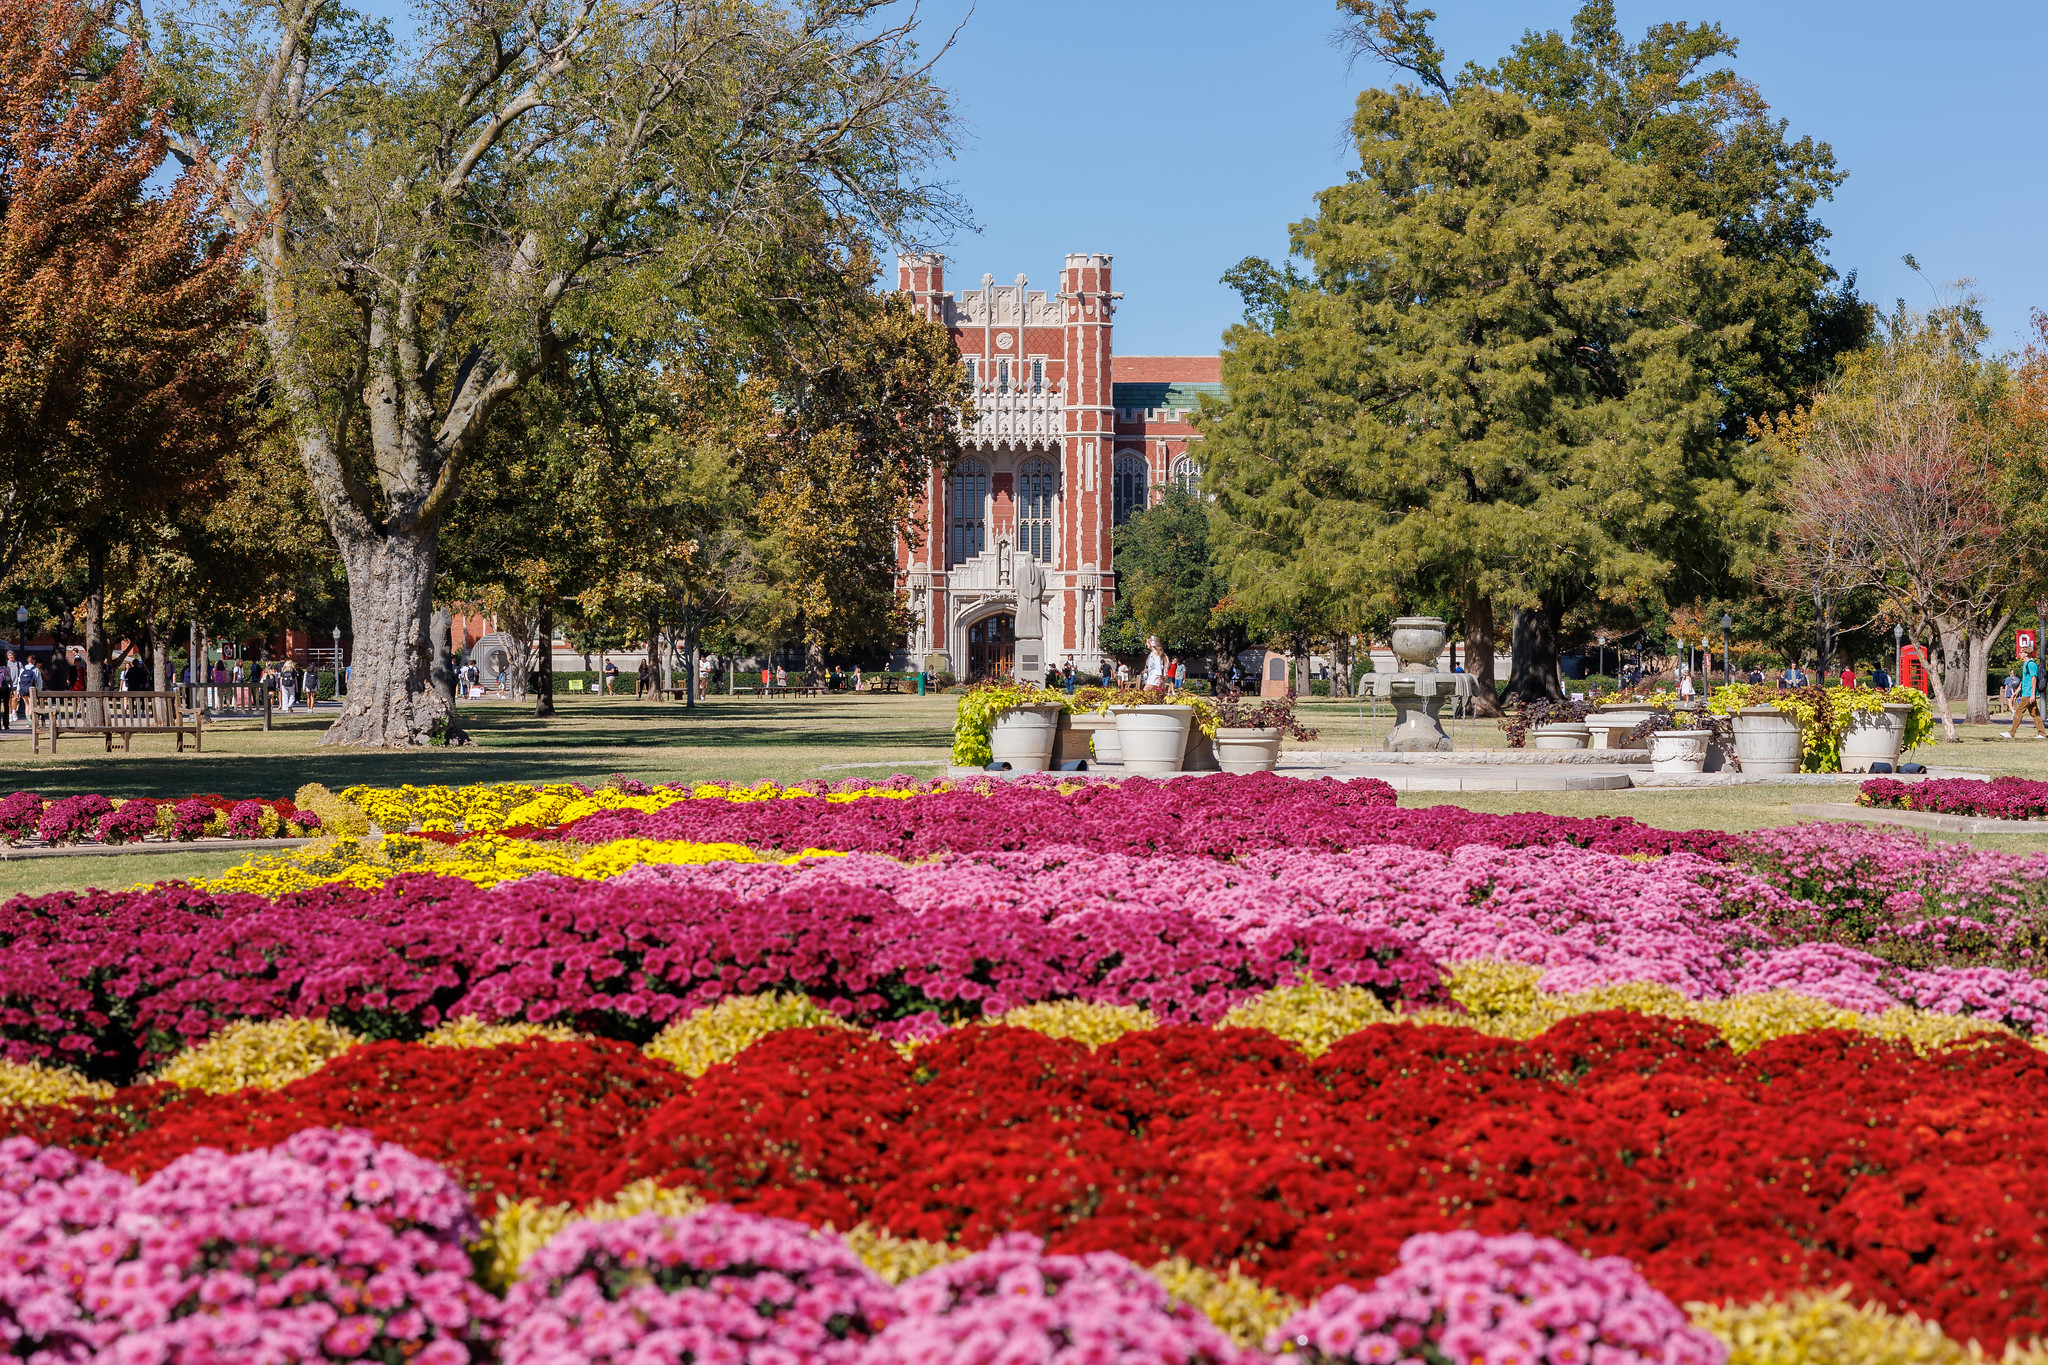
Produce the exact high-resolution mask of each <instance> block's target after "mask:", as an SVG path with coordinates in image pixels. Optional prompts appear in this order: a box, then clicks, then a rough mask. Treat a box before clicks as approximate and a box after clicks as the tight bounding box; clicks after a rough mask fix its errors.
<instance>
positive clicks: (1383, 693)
mask: <svg viewBox="0 0 2048 1365" xmlns="http://www.w3.org/2000/svg"><path fill="white" fill-rule="evenodd" d="M1448 639H1450V631H1449V629H1448V628H1447V627H1446V626H1445V625H1444V623H1443V622H1442V621H1439V620H1438V619H1437V618H1436V617H1434V616H1403V617H1401V618H1399V619H1398V620H1396V621H1395V622H1394V627H1393V630H1392V632H1391V633H1390V634H1389V636H1388V643H1389V644H1390V645H1392V646H1393V649H1394V657H1395V658H1397V659H1399V660H1400V661H1401V669H1400V671H1399V672H1397V673H1375V674H1373V675H1372V691H1373V695H1374V696H1376V697H1385V698H1387V699H1388V700H1390V701H1392V702H1393V703H1394V728H1393V731H1392V732H1391V733H1390V734H1388V736H1387V748H1388V749H1389V750H1391V751H1393V752H1394V753H1403V754H1412V753H1428V752H1432V751H1435V752H1443V753H1448V752H1449V751H1450V748H1451V737H1450V736H1449V735H1447V734H1445V733H1444V726H1443V721H1442V720H1441V719H1439V715H1440V713H1441V712H1442V711H1443V709H1444V699H1445V698H1446V697H1469V696H1471V695H1472V675H1471V674H1469V673H1439V672H1437V670H1436V661H1437V658H1438V656H1439V655H1441V654H1442V653H1443V648H1444V641H1446V640H1448Z"/></svg>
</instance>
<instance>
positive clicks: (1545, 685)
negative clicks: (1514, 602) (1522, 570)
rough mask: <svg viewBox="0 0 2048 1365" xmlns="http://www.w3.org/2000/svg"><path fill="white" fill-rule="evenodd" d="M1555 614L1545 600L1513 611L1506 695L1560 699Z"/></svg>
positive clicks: (1560, 679)
mask: <svg viewBox="0 0 2048 1365" xmlns="http://www.w3.org/2000/svg"><path fill="white" fill-rule="evenodd" d="M1557 615H1562V613H1556V614H1555V615H1554V614H1553V612H1552V610H1551V607H1550V605H1549V604H1548V603H1544V604H1541V605H1539V606H1536V607H1530V608H1522V609H1519V610H1517V611H1516V612H1515V634H1514V662H1513V663H1512V664H1511V665H1509V668H1508V695H1509V696H1510V697H1515V698H1519V699H1520V700H1522V701H1538V700H1542V699H1546V698H1547V699H1549V700H1552V701H1562V700H1563V699H1564V680H1563V679H1562V678H1560V677H1559V676H1558V672H1557V626H1558V622H1557V620H1556V616H1557Z"/></svg>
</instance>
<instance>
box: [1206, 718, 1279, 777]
mask: <svg viewBox="0 0 2048 1365" xmlns="http://www.w3.org/2000/svg"><path fill="white" fill-rule="evenodd" d="M1216 762H1217V764H1218V765H1219V766H1220V767H1221V768H1222V769H1223V771H1224V772H1227V773H1269V772H1272V771H1273V769H1274V768H1276V767H1278V766H1279V764H1280V727H1278V726H1277V725H1276V726H1274V727H1273V728H1272V729H1270V730H1266V729H1257V728H1233V727H1230V726H1223V727H1221V728H1219V729H1218V730H1217V731H1216Z"/></svg>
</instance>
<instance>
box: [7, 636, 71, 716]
mask: <svg viewBox="0 0 2048 1365" xmlns="http://www.w3.org/2000/svg"><path fill="white" fill-rule="evenodd" d="M79 681H80V685H81V686H82V685H83V683H84V678H83V675H82V673H81V677H80V680H79ZM43 690H44V684H43V670H42V669H40V668H38V667H36V661H35V658H34V656H32V655H30V656H24V657H16V655H15V653H14V651H13V650H11V649H10V650H8V651H7V663H6V664H5V665H4V666H0V730H12V729H13V728H14V722H15V721H17V720H27V719H28V694H29V693H31V692H41V691H43Z"/></svg>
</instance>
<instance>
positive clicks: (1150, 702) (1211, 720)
mask: <svg viewBox="0 0 2048 1365" xmlns="http://www.w3.org/2000/svg"><path fill="white" fill-rule="evenodd" d="M1140 704H1141V705H1144V706H1188V707H1193V708H1194V712H1195V716H1194V726H1195V728H1196V729H1197V730H1200V731H1201V732H1202V733H1203V734H1205V735H1207V736H1209V738H1211V739H1214V738H1216V727H1217V725H1218V724H1219V723H1220V722H1219V721H1218V720H1217V716H1216V700H1215V698H1213V697H1202V696H1197V695H1196V694H1195V693H1193V692H1188V691H1185V690H1183V689H1181V688H1178V687H1148V688H1146V689H1145V700H1144V701H1143V702H1142V703H1140Z"/></svg>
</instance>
